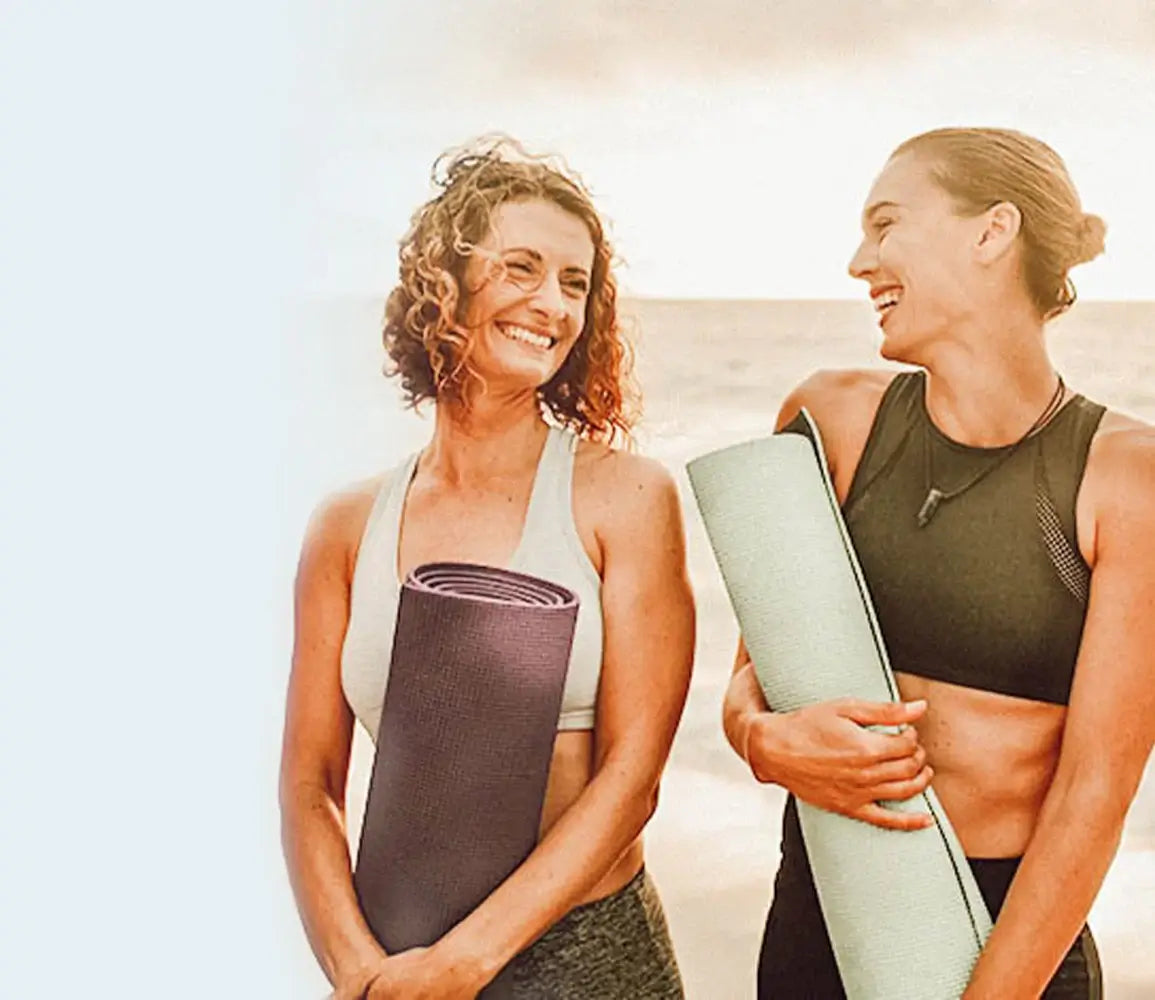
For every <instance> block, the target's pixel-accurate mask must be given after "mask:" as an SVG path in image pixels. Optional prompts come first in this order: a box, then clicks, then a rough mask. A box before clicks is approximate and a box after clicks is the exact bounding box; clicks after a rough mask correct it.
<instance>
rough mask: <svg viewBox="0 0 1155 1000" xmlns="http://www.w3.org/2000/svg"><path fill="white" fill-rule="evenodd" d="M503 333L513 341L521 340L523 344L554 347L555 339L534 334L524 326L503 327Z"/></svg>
mask: <svg viewBox="0 0 1155 1000" xmlns="http://www.w3.org/2000/svg"><path fill="white" fill-rule="evenodd" d="M501 331H502V333H504V334H505V335H506V336H507V337H510V338H512V339H513V340H520V341H522V342H523V343H526V344H532V345H533V346H534V347H542V348H550V347H552V346H553V338H551V337H544V336H542V335H541V334H540V333H534V332H533V331H532V330H527V329H526V328H525V327H524V326H503V327H502V328H501Z"/></svg>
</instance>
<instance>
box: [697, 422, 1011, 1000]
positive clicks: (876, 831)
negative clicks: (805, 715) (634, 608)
mask: <svg viewBox="0 0 1155 1000" xmlns="http://www.w3.org/2000/svg"><path fill="white" fill-rule="evenodd" d="M787 431H788V432H787V433H781V434H775V435H773V436H772V437H767V438H763V439H760V440H756V441H749V442H746V443H744V444H739V445H735V446H733V447H730V448H725V449H723V450H721V451H716V452H712V453H711V454H708V455H704V456H702V457H700V458H697V459H694V460H693V461H691V462H690V463H689V465H688V466H687V470H688V472H689V475H690V483H691V485H692V486H693V489H694V495H695V498H696V500H697V503H698V508H699V510H700V512H701V515H702V520H703V522H704V523H705V525H706V532H707V534H708V536H709V539H710V545H711V547H712V548H713V550H714V554H715V556H716V558H717V561H718V566H719V568H720V569H721V571H722V578H723V580H724V581H725V584H726V589H727V592H728V593H729V596H730V602H731V604H732V605H733V607H734V611H735V614H736V615H737V618H738V623H739V625H740V626H741V630H742V635H743V637H744V639H745V640H746V647H747V649H748V650H749V651H750V657H751V659H752V660H753V662H754V670H755V673H756V674H757V676H758V681H759V683H760V684H761V686H762V690H763V692H764V693H765V695H766V701H767V703H768V704H769V705H770V707H771V708H772V709H774V710H775V711H779V712H788V711H791V710H793V709H796V708H801V707H802V706H804V705H810V704H814V703H816V702H820V701H829V700H832V699H835V698H843V697H854V698H863V699H867V700H870V701H893V700H895V699H897V698H898V688H897V686H896V684H895V681H894V676H893V675H892V673H891V670H890V664H889V662H888V660H887V656H886V649H885V647H884V646H883V642H882V635H881V633H880V631H879V627H878V622H877V620H876V619H875V616H874V611H873V608H872V607H871V604H870V595H869V593H868V592H867V588H866V583H865V581H864V579H863V576H862V571H861V569H860V567H859V565H858V560H857V559H856V557H855V555H854V550H853V548H852V546H851V543H850V537H849V535H848V533H847V530H846V526H845V524H844V523H843V521H842V515H841V512H840V511H839V507H838V501H837V497H836V495H835V492H834V487H833V485H832V483H831V481H830V475H829V471H828V470H827V468H826V462H825V458H824V457H823V451H822V442H821V438H820V437H819V434H818V428H817V427H816V426H815V424H814V422H813V420H811V419H810V415H809V414H808V413H807V412H806V411H805V410H803V411H802V414H801V416H800V417H799V419H798V420H796V421H795V422H794V423H793V424H791V426H790V427H789V428H787ZM896 557H897V556H896ZM887 805H888V806H890V807H892V808H895V809H899V810H903V811H924V812H929V813H931V815H932V816H933V817H934V819H935V825H934V826H931V827H928V828H927V829H924V830H919V831H916V832H910V833H908V832H902V831H894V830H883V829H882V828H880V827H876V826H871V825H869V824H867V823H864V822H862V821H860V820H855V819H850V818H848V817H846V816H841V815H838V814H835V813H830V812H826V811H825V810H822V809H818V808H815V807H814V806H810V805H807V804H806V803H804V802H801V801H800V802H799V803H798V813H799V818H800V820H801V825H802V835H803V838H804V840H805V843H806V851H807V854H808V856H809V858H810V865H811V868H812V869H813V872H814V881H815V885H816V887H817V889H818V899H819V902H820V903H821V906H822V912H823V916H824V917H825V920H826V927H827V930H828V931H829V933H830V940H831V943H832V944H833V947H834V955H835V958H836V960H837V962H838V969H839V972H840V974H841V976H842V982H843V986H844V988H845V990H846V995H847V997H848V998H849V1000H957V998H958V997H959V996H960V995H961V994H962V992H963V990H964V989H965V988H966V984H967V980H968V978H969V976H970V973H971V970H972V968H973V966H974V962H975V960H976V959H977V957H978V954H979V951H980V950H981V949H982V945H983V942H984V941H985V940H986V936H987V934H988V933H989V931H990V927H991V921H990V916H989V914H988V913H987V910H986V906H985V904H984V903H983V899H982V896H981V895H980V894H979V889H978V886H977V885H976V884H975V881H974V878H973V876H972V875H971V871H970V868H969V866H968V865H967V862H966V858H965V856H964V855H963V851H962V848H961V846H960V845H959V843H958V840H957V838H956V837H955V834H954V831H953V830H952V829H951V827H950V824H949V822H948V821H947V818H946V814H945V813H944V812H943V809H942V806H941V805H940V804H939V802H938V799H937V798H936V797H935V795H934V792H933V790H928V791H927V792H925V793H924V794H922V795H918V796H915V797H914V798H913V799H910V800H908V801H906V802H902V803H887Z"/></svg>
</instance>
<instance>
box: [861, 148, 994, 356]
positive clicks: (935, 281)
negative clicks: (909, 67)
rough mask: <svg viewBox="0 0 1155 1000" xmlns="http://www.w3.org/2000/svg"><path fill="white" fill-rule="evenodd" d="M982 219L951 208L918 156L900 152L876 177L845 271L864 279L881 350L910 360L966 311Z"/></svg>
mask: <svg viewBox="0 0 1155 1000" xmlns="http://www.w3.org/2000/svg"><path fill="white" fill-rule="evenodd" d="M986 226H987V220H986V218H985V216H983V215H980V216H974V217H965V216H961V215H959V214H958V213H957V211H956V208H955V205H954V202H953V200H952V199H951V197H950V195H948V194H947V192H946V191H944V190H943V189H942V187H940V186H939V185H938V184H937V183H936V182H935V180H934V178H933V176H932V174H931V171H930V169H929V166H928V163H927V161H926V160H925V159H923V158H921V157H919V156H916V155H914V154H910V153H905V154H901V155H899V156H897V157H895V158H894V159H892V160H890V161H889V162H888V163H887V165H886V167H885V168H884V169H883V171H882V173H881V174H879V176H878V178H877V180H875V182H874V186H873V187H872V188H871V190H870V194H869V195H868V196H867V199H866V207H865V209H864V211H863V214H862V229H863V238H862V242H861V243H860V244H859V246H858V249H857V251H856V252H855V254H854V257H853V258H852V259H851V261H850V267H849V270H850V274H851V276H852V277H855V278H861V279H862V280H863V281H866V282H868V283H869V284H870V297H871V299H872V300H873V302H874V307H875V310H876V311H877V313H878V317H879V325H880V326H881V327H882V330H883V334H884V339H883V345H882V354H883V356H884V357H887V358H891V359H893V360H897V361H912V360H915V359H916V358H917V357H919V356H921V353H922V352H921V350H920V349H921V348H922V347H923V346H924V345H925V344H926V343H928V342H930V341H931V340H933V339H934V338H936V337H937V336H939V335H941V334H943V333H944V332H945V331H947V330H948V329H949V327H950V325H951V323H952V322H953V321H955V320H957V319H958V318H959V317H960V316H964V315H967V314H968V313H971V312H973V311H974V309H975V306H976V305H977V304H979V303H978V302H976V291H977V289H976V285H975V282H976V279H977V278H978V277H979V275H980V271H981V269H980V267H979V266H978V262H977V260H976V256H975V250H976V249H977V248H978V247H979V246H980V244H981V242H982V240H983V233H984V230H985V229H986Z"/></svg>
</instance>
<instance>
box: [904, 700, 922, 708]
mask: <svg viewBox="0 0 1155 1000" xmlns="http://www.w3.org/2000/svg"><path fill="white" fill-rule="evenodd" d="M906 707H907V708H926V699H925V698H916V699H915V700H914V701H908V702H907V703H906Z"/></svg>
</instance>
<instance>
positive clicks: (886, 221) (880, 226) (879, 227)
mask: <svg viewBox="0 0 1155 1000" xmlns="http://www.w3.org/2000/svg"><path fill="white" fill-rule="evenodd" d="M893 225H894V219H891V218H888V217H886V216H883V217H882V218H881V219H875V220H874V230H875V232H877V233H879V234H880V235H881V234H882V233H885V232H886V231H887V230H888V229H889V228H890V227H891V226H893Z"/></svg>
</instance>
